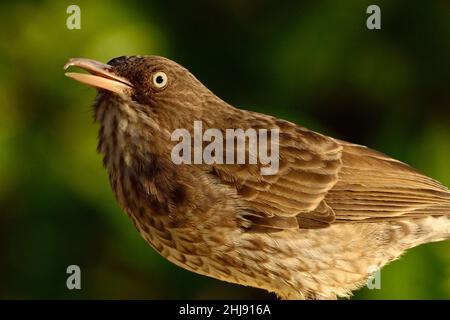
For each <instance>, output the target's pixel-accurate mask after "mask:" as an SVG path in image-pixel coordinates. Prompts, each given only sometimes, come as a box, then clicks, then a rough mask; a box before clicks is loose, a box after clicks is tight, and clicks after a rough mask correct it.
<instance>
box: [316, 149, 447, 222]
mask: <svg viewBox="0 0 450 320" xmlns="http://www.w3.org/2000/svg"><path fill="white" fill-rule="evenodd" d="M337 142H339V143H340V144H341V145H342V146H343V152H342V163H343V166H342V168H341V170H340V172H339V179H338V182H337V183H336V185H335V186H334V187H333V188H332V189H331V190H330V191H329V192H328V194H327V196H326V198H325V201H326V202H327V203H328V205H329V206H331V207H332V208H333V210H334V212H335V214H336V220H337V221H338V222H339V221H341V222H345V221H352V222H355V221H370V220H392V219H398V218H403V217H421V216H422V217H423V216H425V215H450V192H449V190H448V189H447V188H446V187H445V186H443V185H442V184H440V183H439V182H437V181H435V180H433V179H431V178H428V177H426V176H424V175H423V174H421V173H419V172H418V171H417V170H415V169H413V168H412V167H410V166H408V165H406V164H404V163H402V162H400V161H397V160H394V159H392V158H390V157H388V156H386V155H384V154H382V153H380V152H377V151H374V150H371V149H369V148H366V147H363V146H359V145H355V144H350V143H347V142H344V141H337Z"/></svg>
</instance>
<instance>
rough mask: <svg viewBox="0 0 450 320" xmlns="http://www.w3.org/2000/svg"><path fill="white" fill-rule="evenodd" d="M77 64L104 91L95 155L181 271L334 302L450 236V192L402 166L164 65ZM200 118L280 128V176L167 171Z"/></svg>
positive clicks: (220, 167) (133, 60) (151, 61)
mask: <svg viewBox="0 0 450 320" xmlns="http://www.w3.org/2000/svg"><path fill="white" fill-rule="evenodd" d="M71 66H76V67H80V68H82V69H84V70H85V71H88V72H89V73H90V74H83V73H66V75H67V76H68V77H70V78H73V79H75V80H77V81H80V82H82V83H85V84H88V85H91V86H94V87H96V88H97V89H98V96H97V99H96V102H95V106H94V110H95V119H96V121H97V122H98V123H99V124H100V133H99V144H98V150H99V152H101V153H102V154H103V162H104V165H105V167H106V169H107V170H108V173H109V179H110V182H111V186H112V189H113V191H114V192H115V195H116V197H117V199H118V202H119V204H120V206H121V207H122V208H123V210H124V211H125V212H126V213H127V215H128V216H129V217H130V218H131V220H132V221H133V223H134V224H135V226H136V228H137V229H138V230H139V232H140V234H141V235H142V236H143V237H144V239H145V240H146V241H147V242H148V243H149V244H150V245H151V246H152V247H153V248H155V250H157V251H158V252H159V253H160V254H161V255H162V256H164V257H165V258H167V259H168V260H170V261H171V262H173V263H175V264H176V265H178V266H181V267H183V268H185V269H188V270H191V271H193V272H196V273H199V274H203V275H207V276H210V277H214V278H217V279H221V280H224V281H228V282H232V283H237V284H241V285H246V286H252V287H257V288H261V289H266V290H268V291H271V292H275V293H276V294H277V295H278V296H279V297H280V298H284V299H335V298H336V297H348V296H349V295H351V291H352V290H355V289H357V288H359V287H361V286H362V285H364V284H365V281H366V279H367V278H368V276H369V275H370V274H371V272H373V271H374V270H375V269H378V268H381V267H382V266H384V265H385V264H386V263H388V262H390V261H392V260H394V259H396V258H398V257H399V256H400V255H401V254H402V253H403V252H404V251H405V250H406V249H408V248H411V247H414V246H417V245H419V244H422V243H426V242H432V241H440V240H444V239H448V238H450V219H449V217H450V192H449V190H448V189H447V188H446V187H444V186H443V185H441V184H440V183H439V182H437V181H435V180H433V179H431V178H428V177H426V176H424V175H422V174H421V173H419V172H418V171H416V170H415V169H413V168H411V167H410V166H408V165H406V164H404V163H402V162H400V161H397V160H394V159H392V158H390V157H388V156H386V155H384V154H382V153H379V152H377V151H374V150H371V149H369V148H366V147H364V146H360V145H357V144H352V143H348V142H344V141H340V140H337V139H334V138H331V137H327V136H324V135H321V134H319V133H316V132H313V131H310V130H308V129H306V128H303V127H301V126H299V125H297V124H294V123H291V122H288V121H285V120H280V119H277V118H275V117H272V116H268V115H265V114H260V113H256V112H250V111H245V110H240V109H236V108H234V107H233V106H231V105H229V104H228V103H226V102H224V101H223V100H221V99H220V98H218V97H217V96H216V95H214V94H213V93H212V92H211V91H210V90H208V88H206V87H205V86H204V85H203V84H202V83H201V82H200V81H199V80H197V79H196V78H195V77H194V76H193V75H192V74H191V73H190V72H189V71H188V70H186V69H185V68H184V67H182V66H181V65H179V64H177V63H175V62H173V61H171V60H169V59H166V58H163V57H158V56H126V57H119V58H115V59H113V60H111V61H110V62H109V63H108V64H102V63H100V62H96V61H93V60H89V59H83V58H74V59H71V60H69V62H67V64H66V65H65V69H67V68H68V67H71ZM194 121H202V124H203V130H206V129H207V128H219V129H220V130H225V129H227V128H241V129H243V130H246V129H249V128H253V129H268V130H270V129H278V130H279V142H278V144H277V145H276V146H277V147H279V170H278V172H277V173H276V174H273V175H263V174H262V173H261V170H260V169H261V168H262V167H264V165H263V164H261V163H256V164H249V163H244V164H219V163H212V164H205V163H198V164H196V163H192V164H189V163H184V164H176V163H174V161H172V157H171V152H172V149H173V148H174V146H175V145H176V144H177V141H172V140H173V139H171V134H172V132H174V130H176V129H179V128H185V129H187V130H188V131H189V132H192V130H193V124H194ZM241 147H242V146H241ZM236 148H237V147H236ZM244 148H246V150H248V149H249V146H245V147H244ZM236 150H237V149H236ZM272 150H274V149H273V148H272V149H271V151H272Z"/></svg>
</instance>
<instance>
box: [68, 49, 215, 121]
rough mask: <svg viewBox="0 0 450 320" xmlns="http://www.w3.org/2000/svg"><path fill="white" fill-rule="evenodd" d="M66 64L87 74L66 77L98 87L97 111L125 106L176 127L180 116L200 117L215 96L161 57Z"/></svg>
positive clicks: (178, 66) (175, 64)
mask: <svg viewBox="0 0 450 320" xmlns="http://www.w3.org/2000/svg"><path fill="white" fill-rule="evenodd" d="M69 67H79V68H81V69H84V70H85V71H87V72H88V73H74V72H67V73H66V76H68V77H70V78H72V79H74V80H77V81H79V82H82V83H85V84H87V85H90V86H93V87H95V88H97V89H98V91H99V95H98V98H97V102H96V104H95V109H96V114H99V113H100V114H103V113H104V111H106V113H107V112H108V111H109V110H111V108H115V106H119V107H120V106H121V105H122V106H124V105H126V108H127V111H128V112H131V113H133V114H134V115H135V116H137V117H140V118H141V119H142V120H145V118H152V121H157V122H164V121H165V123H166V124H172V125H173V126H177V125H180V122H181V121H182V120H183V119H186V118H190V117H201V116H202V114H203V112H204V110H203V107H204V106H205V105H210V104H211V101H214V100H217V99H218V98H217V97H215V95H214V94H213V93H212V92H211V91H209V90H208V89H207V88H206V87H205V86H204V85H203V84H202V83H201V82H200V81H199V80H197V79H196V78H195V77H194V76H193V75H192V74H191V73H190V72H189V71H188V70H187V69H185V68H184V67H182V66H181V65H179V64H178V63H176V62H174V61H171V60H169V59H166V58H164V57H159V56H122V57H118V58H114V59H112V60H110V61H109V62H108V63H106V64H104V63H101V62H98V61H95V60H91V59H85V58H72V59H70V60H69V61H68V62H67V63H66V65H65V66H64V69H68V68H69ZM205 102H208V103H205ZM99 109H106V110H99ZM130 116H131V115H130ZM96 119H97V120H98V121H100V122H101V119H99V117H98V116H96ZM170 127H172V126H169V127H168V128H167V129H170Z"/></svg>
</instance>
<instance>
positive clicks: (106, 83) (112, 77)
mask: <svg viewBox="0 0 450 320" xmlns="http://www.w3.org/2000/svg"><path fill="white" fill-rule="evenodd" d="M72 66H74V67H79V68H81V69H84V70H86V71H87V72H89V73H90V74H86V73H76V72H66V73H65V75H66V76H68V77H69V78H72V79H74V80H77V81H80V82H82V83H85V84H87V85H90V86H93V87H95V88H99V89H105V90H108V91H111V92H114V93H118V94H126V93H127V92H128V91H129V90H130V89H131V88H132V87H133V85H132V84H131V82H129V81H128V80H127V79H125V78H123V77H119V76H118V75H116V74H114V72H113V70H112V67H111V66H110V65H108V64H104V63H101V62H98V61H95V60H91V59H85V58H72V59H70V60H69V61H67V63H66V64H65V65H64V70H67V69H68V68H69V67H72Z"/></svg>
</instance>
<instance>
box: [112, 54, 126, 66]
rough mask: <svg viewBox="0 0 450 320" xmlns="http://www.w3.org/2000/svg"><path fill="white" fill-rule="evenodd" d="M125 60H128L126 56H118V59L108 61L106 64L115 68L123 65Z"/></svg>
mask: <svg viewBox="0 0 450 320" xmlns="http://www.w3.org/2000/svg"><path fill="white" fill-rule="evenodd" d="M127 59H128V56H120V57H117V58H113V59H111V60H109V61H108V64H109V65H110V66H117V65H120V64H121V63H123V62H124V61H125V60H127Z"/></svg>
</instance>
